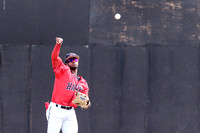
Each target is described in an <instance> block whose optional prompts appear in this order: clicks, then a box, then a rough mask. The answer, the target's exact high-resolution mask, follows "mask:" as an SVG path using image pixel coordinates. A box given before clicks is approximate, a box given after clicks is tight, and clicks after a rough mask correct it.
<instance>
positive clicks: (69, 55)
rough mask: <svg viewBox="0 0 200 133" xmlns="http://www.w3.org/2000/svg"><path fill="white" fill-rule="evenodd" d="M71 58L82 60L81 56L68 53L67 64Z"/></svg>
mask: <svg viewBox="0 0 200 133" xmlns="http://www.w3.org/2000/svg"><path fill="white" fill-rule="evenodd" d="M70 58H76V59H80V56H79V55H77V54H76V53H67V54H66V59H65V63H66V62H67V60H68V59H70Z"/></svg>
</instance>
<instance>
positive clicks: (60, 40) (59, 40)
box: [56, 37, 63, 45]
mask: <svg viewBox="0 0 200 133" xmlns="http://www.w3.org/2000/svg"><path fill="white" fill-rule="evenodd" d="M62 43H63V39H62V38H60V37H56V44H59V45H61V44H62Z"/></svg>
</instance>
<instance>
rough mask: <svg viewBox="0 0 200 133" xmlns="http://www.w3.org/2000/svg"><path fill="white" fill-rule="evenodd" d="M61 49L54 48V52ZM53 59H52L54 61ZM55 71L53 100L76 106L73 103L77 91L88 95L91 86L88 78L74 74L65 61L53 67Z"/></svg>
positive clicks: (61, 103)
mask: <svg viewBox="0 0 200 133" xmlns="http://www.w3.org/2000/svg"><path fill="white" fill-rule="evenodd" d="M55 47H57V45H56V46H55ZM59 49H60V47H59ZM59 49H55V48H54V51H53V52H58V51H57V50H59ZM52 54H53V53H52ZM53 61H54V60H53V59H52V63H53ZM53 71H54V73H55V82H54V89H53V94H52V100H51V101H52V102H54V103H57V104H60V105H64V106H71V107H74V108H76V107H77V105H76V104H73V103H72V101H73V99H74V98H75V92H76V91H79V92H81V93H84V94H86V95H88V91H89V88H88V84H87V82H86V80H84V79H83V78H82V77H81V76H76V75H74V74H73V73H72V72H71V70H70V68H69V66H68V65H65V64H64V63H63V62H60V64H59V65H58V66H57V67H55V68H54V67H53Z"/></svg>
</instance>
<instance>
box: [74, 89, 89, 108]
mask: <svg viewBox="0 0 200 133" xmlns="http://www.w3.org/2000/svg"><path fill="white" fill-rule="evenodd" d="M75 95H76V97H75V98H74V100H73V101H72V103H74V104H76V105H78V106H80V107H81V108H84V109H87V108H88V107H89V106H90V100H89V97H88V96H87V95H85V94H83V93H81V92H75Z"/></svg>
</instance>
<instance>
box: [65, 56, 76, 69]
mask: <svg viewBox="0 0 200 133" xmlns="http://www.w3.org/2000/svg"><path fill="white" fill-rule="evenodd" d="M67 64H68V66H69V67H70V68H78V59H76V58H71V59H68V60H67Z"/></svg>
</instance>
